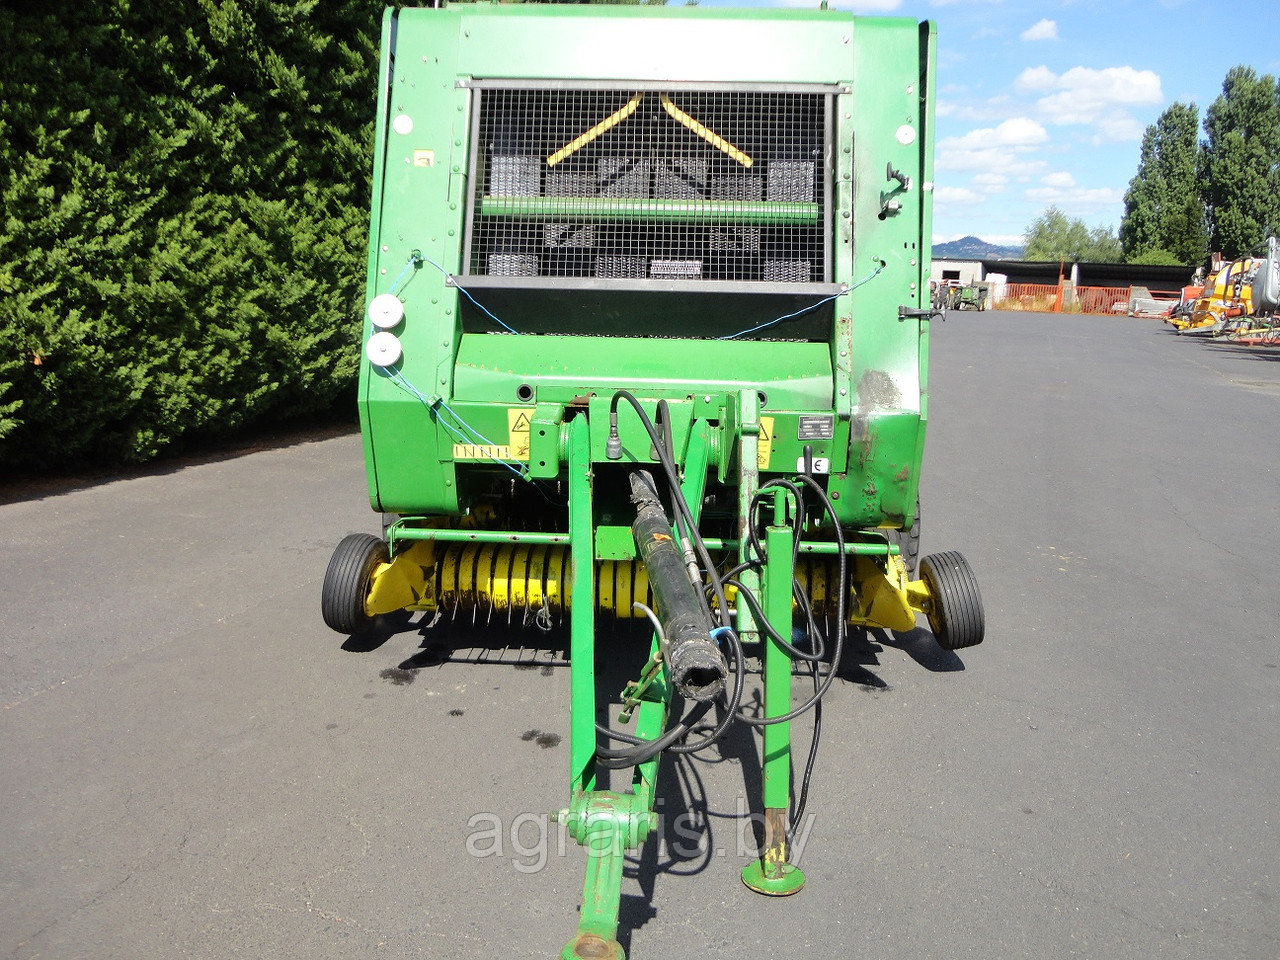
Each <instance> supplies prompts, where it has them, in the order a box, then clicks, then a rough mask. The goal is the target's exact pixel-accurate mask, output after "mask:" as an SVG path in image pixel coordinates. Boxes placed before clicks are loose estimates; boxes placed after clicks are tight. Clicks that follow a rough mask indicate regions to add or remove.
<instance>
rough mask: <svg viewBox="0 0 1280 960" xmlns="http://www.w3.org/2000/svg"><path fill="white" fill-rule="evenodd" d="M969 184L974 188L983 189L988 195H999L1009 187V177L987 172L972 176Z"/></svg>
mask: <svg viewBox="0 0 1280 960" xmlns="http://www.w3.org/2000/svg"><path fill="white" fill-rule="evenodd" d="M969 182H970V183H972V184H973V185H974V186H975V187H985V188H986V189H987V191H988V192H990V193H999V192H1000V191H1001V190H1003V189H1004V188H1005V187H1007V186H1008V185H1009V175H1008V174H1005V173H994V172H991V171H987V172H985V173H976V174H974V175H973V179H971V180H970V181H969Z"/></svg>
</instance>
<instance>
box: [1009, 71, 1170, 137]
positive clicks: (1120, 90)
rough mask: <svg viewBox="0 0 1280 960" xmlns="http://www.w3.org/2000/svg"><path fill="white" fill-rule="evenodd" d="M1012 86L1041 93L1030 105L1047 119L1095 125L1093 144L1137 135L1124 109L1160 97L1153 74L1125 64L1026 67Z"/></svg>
mask: <svg viewBox="0 0 1280 960" xmlns="http://www.w3.org/2000/svg"><path fill="white" fill-rule="evenodd" d="M1013 85H1014V88H1015V89H1016V90H1018V91H1019V92H1021V93H1044V94H1046V96H1043V97H1041V98H1040V99H1039V100H1037V101H1036V107H1037V109H1038V110H1039V112H1040V114H1041V115H1042V116H1043V117H1044V118H1045V119H1046V120H1048V121H1049V122H1050V123H1053V124H1057V125H1059V126H1067V125H1081V126H1092V127H1095V128H1096V129H1097V133H1096V134H1095V137H1094V141H1095V142H1103V141H1124V140H1136V139H1138V138H1139V137H1141V136H1142V130H1143V128H1142V124H1140V123H1139V122H1138V121H1137V120H1136V119H1134V117H1133V115H1132V114H1130V113H1129V111H1128V109H1127V108H1128V107H1134V106H1151V105H1153V104H1157V103H1161V102H1162V101H1163V100H1164V92H1163V91H1162V89H1161V86H1160V75H1159V74H1157V73H1155V72H1153V71H1151V70H1135V69H1134V68H1133V67H1129V66H1125V67H1106V68H1104V69H1102V70H1095V69H1093V68H1091V67H1072V68H1071V69H1070V70H1068V71H1067V72H1066V73H1062V74H1056V73H1054V72H1053V71H1052V70H1050V69H1049V68H1048V67H1043V66H1041V67H1028V68H1027V69H1026V70H1023V71H1022V73H1020V74H1019V75H1018V77H1017V79H1016V80H1014V84H1013Z"/></svg>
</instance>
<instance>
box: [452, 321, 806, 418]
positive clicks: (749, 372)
mask: <svg viewBox="0 0 1280 960" xmlns="http://www.w3.org/2000/svg"><path fill="white" fill-rule="evenodd" d="M454 377H455V382H454V390H455V395H456V397H457V398H458V399H460V400H477V401H480V400H490V401H507V400H509V401H510V402H512V403H515V402H516V401H517V393H516V391H517V390H518V389H519V388H520V387H521V385H528V386H529V387H530V388H531V389H532V390H533V391H534V395H535V396H536V397H537V398H538V399H539V400H543V399H545V400H554V401H556V402H559V403H566V402H568V401H570V400H572V399H574V398H575V397H579V396H583V395H586V394H590V393H595V394H597V395H599V396H605V397H606V398H607V396H609V395H611V394H612V393H613V391H614V390H617V389H627V390H631V391H632V392H636V393H637V394H638V395H643V396H646V397H654V398H657V397H666V398H667V399H675V398H683V397H686V396H689V395H691V394H692V395H695V396H696V395H699V394H701V395H706V394H708V393H713V394H717V395H719V394H723V393H726V392H734V393H736V392H737V391H738V390H740V389H742V388H743V387H750V388H752V389H757V390H763V391H765V392H766V393H767V394H768V397H769V405H770V406H771V407H774V408H776V409H781V410H806V411H808V410H812V411H826V410H829V409H830V407H831V360H830V351H829V350H828V349H827V347H826V346H825V345H824V344H818V343H757V342H751V341H726V342H720V343H718V342H715V341H706V340H694V341H688V340H674V339H657V338H653V339H644V338H639V337H632V338H623V337H590V338H587V337H568V336H528V337H510V336H505V337H497V336H493V337H490V336H481V335H475V334H465V335H463V337H462V343H461V346H460V347H459V350H458V360H457V363H456V365H455V368H454Z"/></svg>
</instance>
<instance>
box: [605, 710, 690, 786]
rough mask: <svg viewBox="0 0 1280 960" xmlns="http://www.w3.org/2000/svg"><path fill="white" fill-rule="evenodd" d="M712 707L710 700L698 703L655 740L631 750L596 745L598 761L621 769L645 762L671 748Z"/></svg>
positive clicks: (613, 768) (607, 766)
mask: <svg viewBox="0 0 1280 960" xmlns="http://www.w3.org/2000/svg"><path fill="white" fill-rule="evenodd" d="M710 709H711V701H710V700H705V701H703V702H702V703H699V704H696V705H695V706H694V708H693V709H692V710H690V711H689V715H688V716H687V717H686V718H685V719H684V720H681V721H680V722H679V723H678V724H676V725H675V726H673V727H671V728H670V729H669V730H667V731H665V732H664V733H663V734H662V736H660V737H656V738H654V739H653V740H645V741H643V742H642V744H641V745H637V746H636V747H634V748H632V749H630V750H614V749H611V748H610V747H599V746H598V747H596V763H598V764H600V766H602V767H606V768H608V769H610V770H621V769H623V768H624V767H634V766H636V765H637V764H641V763H644V762H645V761H646V760H652V759H653V758H654V757H656V756H657V755H658V754H659V753H661V752H662V751H663V750H666V749H669V748H670V747H672V746H673V745H674V744H675V743H676V742H677V741H678V740H680V739H682V738H683V737H685V736H687V735H688V733H689V731H690V730H691V729H692V728H693V725H694V724H695V723H697V722H698V721H699V720H701V719H702V718H703V716H705V715H706V712H707V711H708V710H710Z"/></svg>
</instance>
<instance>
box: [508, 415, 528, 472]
mask: <svg viewBox="0 0 1280 960" xmlns="http://www.w3.org/2000/svg"><path fill="white" fill-rule="evenodd" d="M532 417H533V410H532V409H531V408H529V407H507V438H508V440H507V442H508V444H509V446H510V447H511V456H512V457H513V458H514V459H516V460H528V459H529V421H530V420H531V419H532Z"/></svg>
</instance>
